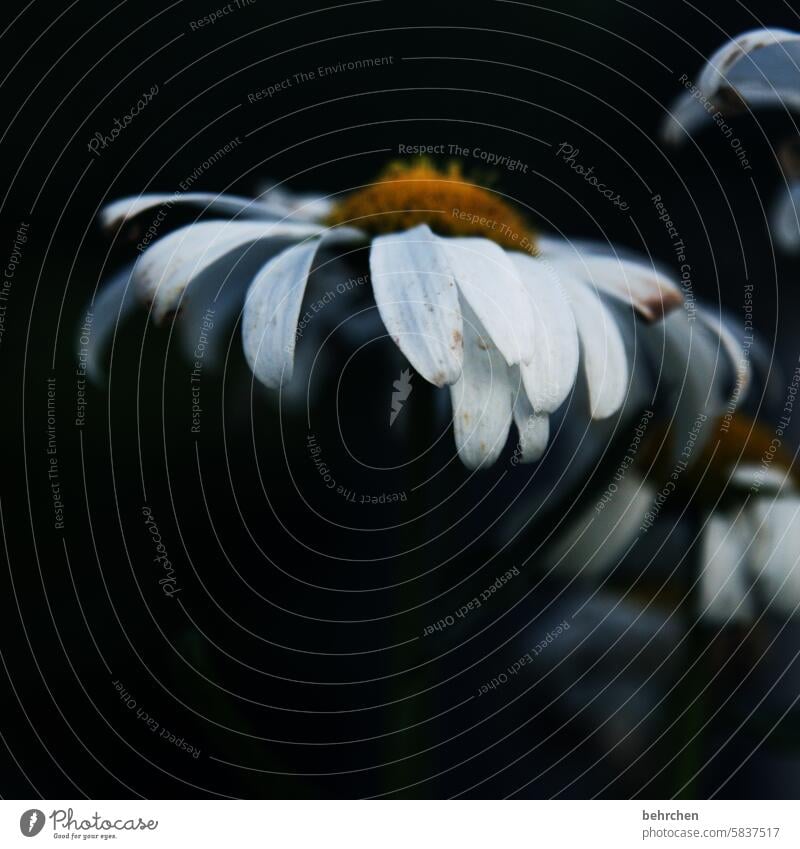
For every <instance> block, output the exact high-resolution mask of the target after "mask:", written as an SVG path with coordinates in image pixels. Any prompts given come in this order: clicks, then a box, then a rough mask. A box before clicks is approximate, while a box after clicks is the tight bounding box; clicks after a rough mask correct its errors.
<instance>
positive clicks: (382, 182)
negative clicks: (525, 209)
mask: <svg viewBox="0 0 800 849" xmlns="http://www.w3.org/2000/svg"><path fill="white" fill-rule="evenodd" d="M327 223H328V224H330V225H331V226H333V225H336V224H349V225H350V226H352V227H357V228H359V229H361V230H365V231H366V232H368V233H375V234H380V233H396V232H399V231H402V230H408V229H410V228H411V227H415V226H416V225H418V224H427V225H428V226H429V227H430V228H431V230H433V231H434V232H436V233H439V234H440V235H442V236H483V237H484V238H486V239H491V240H492V241H493V242H497V243H498V244H499V245H502V246H503V247H505V248H511V249H516V250H519V251H526V252H528V253H536V240H535V236H534V233H533V231H532V230H531V228H530V227H529V226H528V225H527V223H526V221H525V219H524V218H523V217H522V216H521V215H520V214H519V213H518V212H516V210H514V209H513V208H512V207H511V206H509V205H508V204H507V203H506V202H505V201H504V200H502V199H501V198H500V197H499V196H498V195H497V194H495V193H493V192H491V191H490V190H488V189H485V188H482V187H481V186H478V185H476V184H475V183H471V182H470V181H469V180H466V179H465V178H464V177H463V176H462V175H461V171H460V169H459V167H458V166H457V165H451V166H450V167H449V168H448V169H447V170H446V171H444V170H440V169H437V168H436V167H435V166H434V165H432V164H431V163H429V162H427V161H424V160H422V161H416V162H412V163H394V164H392V165H390V166H389V167H388V168H387V169H386V171H384V173H383V174H381V176H380V177H379V178H378V179H377V180H376V181H375V182H374V183H371V184H370V185H368V186H365V187H364V188H362V189H359V190H358V191H355V192H353V193H352V194H350V195H347V196H346V197H345V198H343V199H342V200H341V201H340V202H339V203H338V204H337V205H336V206H335V207H334V209H333V211H332V212H331V214H330V215H329V217H328V222H327Z"/></svg>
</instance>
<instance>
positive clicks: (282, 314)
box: [242, 227, 362, 389]
mask: <svg viewBox="0 0 800 849" xmlns="http://www.w3.org/2000/svg"><path fill="white" fill-rule="evenodd" d="M361 239H362V235H361V233H359V231H357V230H353V229H350V228H347V227H339V228H336V229H334V230H328V231H326V232H325V233H324V234H323V235H322V236H321V238H319V239H313V240H312V241H308V242H303V243H301V244H299V245H293V246H292V247H291V248H287V249H286V250H285V251H283V252H282V253H280V254H278V256H276V257H273V259H271V260H270V261H269V262H268V263H267V265H266V266H264V268H263V269H262V270H261V271H259V273H258V274H257V275H256V278H255V280H253V283H252V285H251V287H250V290H249V292H248V293H247V301H246V303H245V306H244V316H243V319H242V344H243V346H244V353H245V357H246V358H247V362H248V364H249V365H250V368H251V369H252V370H253V374H255V376H256V377H257V378H258V379H259V380H260V381H261V382H262V383H263V384H264V385H266V386H268V387H270V388H273V389H275V388H277V387H278V386H280V385H282V384H284V383H287V382H288V381H289V380H290V379H291V376H292V370H293V367H294V350H295V344H296V341H297V322H298V319H299V316H300V307H301V305H302V302H303V295H304V294H305V290H306V284H307V282H308V275H309V274H310V273H311V266H312V265H313V262H314V258H315V256H316V254H317V251H318V250H319V249H320V247H322V246H323V245H330V244H353V243H356V242H358V241H360V240H361Z"/></svg>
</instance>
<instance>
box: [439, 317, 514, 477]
mask: <svg viewBox="0 0 800 849" xmlns="http://www.w3.org/2000/svg"><path fill="white" fill-rule="evenodd" d="M450 398H451V401H452V405H453V429H454V431H455V438H456V447H457V448H458V454H459V456H460V457H461V461H462V462H463V463H464V465H465V466H467V467H468V468H470V469H477V468H479V467H480V466H481V465H483V464H486V465H491V464H492V463H494V461H495V460H496V459H497V458H498V457H499V456H500V452H501V451H502V450H503V448H504V446H505V444H506V440H507V438H508V431H509V429H510V428H511V402H512V385H511V377H510V370H509V367H508V365H507V364H506V362H505V360H504V358H503V356H502V355H501V353H500V352H499V351H498V349H497V348H496V347H495V346H494V345H493V344H492V341H491V340H490V338H489V334H488V333H487V332H486V329H485V328H484V327H483V326H482V325H481V323H480V321H479V319H478V318H477V316H476V315H475V313H474V312H473V311H472V310H471V309H470V307H469V306H468V305H467V304H465V305H464V367H463V369H462V372H461V376H460V377H459V379H458V380H457V381H456V382H455V383H454V384H453V385H452V386H451V387H450Z"/></svg>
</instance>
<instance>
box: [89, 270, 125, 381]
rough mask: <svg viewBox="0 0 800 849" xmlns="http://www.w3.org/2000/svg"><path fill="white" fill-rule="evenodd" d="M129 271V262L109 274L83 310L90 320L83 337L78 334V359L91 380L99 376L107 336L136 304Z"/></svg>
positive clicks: (100, 378) (102, 367)
mask: <svg viewBox="0 0 800 849" xmlns="http://www.w3.org/2000/svg"><path fill="white" fill-rule="evenodd" d="M132 272H133V263H130V264H129V265H126V266H125V267H124V268H122V269H120V270H119V271H118V272H117V273H116V274H114V275H112V277H111V279H110V280H109V281H108V283H106V284H105V285H104V286H103V288H102V289H101V290H100V291H99V293H98V295H97V297H96V298H95V299H94V302H93V303H91V304H90V305H89V306H88V308H87V309H86V314H87V315H91V316H92V319H91V323H90V324H89V325H88V327H89V328H90V330H89V332H88V333H87V334H86V337H85V338H84V337H83V334H81V335H80V336H79V339H78V359H79V361H80V360H81V359H82V358H83V357H85V362H86V373H87V374H88V376H89V379H90V380H91V381H92V382H93V383H100V382H101V381H102V379H103V374H104V371H105V369H104V365H103V358H104V352H105V349H106V346H107V344H108V340H109V337H110V336H112V335H113V333H114V332H115V331H116V328H117V327H119V325H120V324H121V323H122V322H123V321H124V319H125V317H126V316H127V315H128V314H130V313H131V312H132V311H133V310H134V309H135V308H136V306H137V305H138V302H137V300H136V296H135V293H134V291H133V285H132V283H131V275H132ZM82 349H85V353H84V351H83V350H82Z"/></svg>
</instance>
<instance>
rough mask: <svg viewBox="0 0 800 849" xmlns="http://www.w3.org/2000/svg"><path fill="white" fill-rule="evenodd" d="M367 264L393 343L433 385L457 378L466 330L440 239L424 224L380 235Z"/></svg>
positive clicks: (382, 316) (450, 270)
mask: <svg viewBox="0 0 800 849" xmlns="http://www.w3.org/2000/svg"><path fill="white" fill-rule="evenodd" d="M369 264H370V271H371V277H372V290H373V293H374V295H375V302H376V304H377V305H378V311H379V312H380V315H381V318H382V319H383V323H384V324H385V325H386V329H387V330H388V331H389V335H390V336H391V337H392V339H393V340H394V342H395V344H396V345H397V346H398V348H400V350H401V351H402V352H403V354H404V355H405V356H406V358H407V359H408V361H409V362H410V363H411V365H412V366H413V367H414V368H415V369H416V370H417V371H418V372H419V373H420V374H421V375H422V376H423V377H424V378H425V380H428V381H430V382H431V383H433V384H434V385H435V386H444V385H445V384H451V383H453V382H455V381H456V380H457V379H458V377H459V375H460V374H461V365H462V362H463V358H464V354H463V347H464V346H463V333H464V331H463V327H462V321H461V306H460V304H459V299H458V290H457V288H456V284H455V280H454V279H453V272H452V269H451V267H450V263H449V261H448V256H447V254H446V252H445V249H444V247H443V245H442V240H441V239H439V238H438V237H436V236H434V234H433V233H432V232H431V231H430V228H429V227H428V226H427V225H425V224H421V225H419V226H418V227H414V228H413V229H411V230H406V231H405V232H404V233H395V234H392V235H389V236H379V237H378V238H376V239H375V240H374V241H373V242H372V248H371V250H370V256H369Z"/></svg>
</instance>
